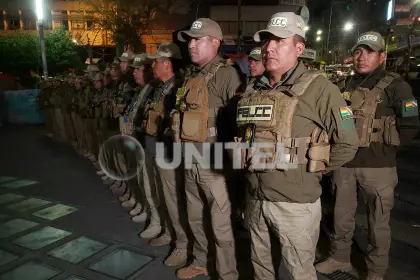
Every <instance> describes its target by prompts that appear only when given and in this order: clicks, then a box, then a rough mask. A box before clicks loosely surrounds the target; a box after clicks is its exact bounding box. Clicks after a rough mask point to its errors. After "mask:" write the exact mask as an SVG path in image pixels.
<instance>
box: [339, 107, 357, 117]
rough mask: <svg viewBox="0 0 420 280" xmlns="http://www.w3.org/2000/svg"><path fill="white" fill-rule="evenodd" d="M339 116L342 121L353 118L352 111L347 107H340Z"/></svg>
mask: <svg viewBox="0 0 420 280" xmlns="http://www.w3.org/2000/svg"><path fill="white" fill-rule="evenodd" d="M339 112H340V116H341V118H342V119H343V120H346V119H352V118H354V115H353V111H352V110H351V108H350V107H349V106H346V107H340V111H339Z"/></svg>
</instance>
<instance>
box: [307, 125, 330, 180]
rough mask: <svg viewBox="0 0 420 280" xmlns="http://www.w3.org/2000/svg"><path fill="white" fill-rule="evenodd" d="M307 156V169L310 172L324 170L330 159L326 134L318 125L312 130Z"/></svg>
mask: <svg viewBox="0 0 420 280" xmlns="http://www.w3.org/2000/svg"><path fill="white" fill-rule="evenodd" d="M308 158H309V161H308V171H309V172H311V173H316V172H321V171H324V170H325V167H326V164H328V163H329V161H330V144H329V139H328V134H327V132H326V131H325V130H321V128H319V127H316V128H315V129H314V131H313V132H312V135H311V142H310V144H309V150H308Z"/></svg>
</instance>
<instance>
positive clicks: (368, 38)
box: [357, 35, 378, 43]
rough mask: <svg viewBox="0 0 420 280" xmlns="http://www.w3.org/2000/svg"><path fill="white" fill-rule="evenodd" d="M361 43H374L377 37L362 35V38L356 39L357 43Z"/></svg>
mask: <svg viewBox="0 0 420 280" xmlns="http://www.w3.org/2000/svg"><path fill="white" fill-rule="evenodd" d="M362 41H373V42H376V41H378V36H376V35H363V36H360V37H359V39H357V43H360V42H362Z"/></svg>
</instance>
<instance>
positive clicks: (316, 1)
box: [308, 0, 330, 18]
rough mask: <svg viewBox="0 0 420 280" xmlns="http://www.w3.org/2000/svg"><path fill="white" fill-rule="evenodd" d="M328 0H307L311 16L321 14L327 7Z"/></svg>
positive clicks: (315, 16)
mask: <svg viewBox="0 0 420 280" xmlns="http://www.w3.org/2000/svg"><path fill="white" fill-rule="evenodd" d="M329 3H330V0H308V8H309V12H310V15H311V17H312V18H318V17H320V16H321V13H322V11H323V10H325V9H326V8H327V7H328V4H329Z"/></svg>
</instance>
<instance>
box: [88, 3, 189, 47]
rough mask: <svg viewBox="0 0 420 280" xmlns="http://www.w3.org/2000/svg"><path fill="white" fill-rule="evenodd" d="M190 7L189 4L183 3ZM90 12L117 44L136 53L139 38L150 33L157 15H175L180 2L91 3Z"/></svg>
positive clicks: (139, 41) (139, 43)
mask: <svg viewBox="0 0 420 280" xmlns="http://www.w3.org/2000/svg"><path fill="white" fill-rule="evenodd" d="M183 1H184V2H187V4H188V3H192V0H183ZM89 5H90V8H91V9H92V10H93V11H94V14H95V15H97V16H96V18H95V21H96V22H97V23H98V25H99V26H100V27H101V28H102V29H104V30H108V31H111V33H112V34H113V38H112V39H113V41H114V43H116V44H119V45H122V46H127V45H130V46H132V47H133V48H134V50H133V51H136V50H137V49H138V47H139V46H140V45H141V36H142V35H144V34H146V33H147V32H149V30H150V28H151V26H152V24H153V23H154V21H155V19H156V13H157V12H158V11H159V10H164V11H166V12H169V13H173V12H175V10H176V9H177V8H178V7H179V0H166V1H165V0H91V2H90V4H89Z"/></svg>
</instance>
